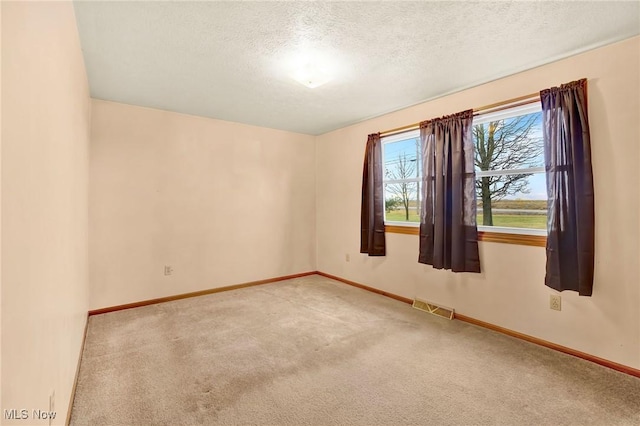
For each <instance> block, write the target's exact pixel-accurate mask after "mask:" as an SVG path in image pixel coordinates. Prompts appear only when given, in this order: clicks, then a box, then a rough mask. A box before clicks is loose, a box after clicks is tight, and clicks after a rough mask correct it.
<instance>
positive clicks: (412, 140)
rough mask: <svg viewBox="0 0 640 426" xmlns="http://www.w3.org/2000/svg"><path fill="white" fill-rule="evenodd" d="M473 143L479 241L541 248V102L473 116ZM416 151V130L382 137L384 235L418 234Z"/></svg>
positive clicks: (543, 186) (543, 190)
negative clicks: (385, 226) (397, 233)
mask: <svg viewBox="0 0 640 426" xmlns="http://www.w3.org/2000/svg"><path fill="white" fill-rule="evenodd" d="M473 139H474V148H475V152H474V160H475V169H476V194H477V204H478V210H477V224H478V230H479V231H481V232H480V240H484V241H497V242H507V243H515V244H529V245H537V246H540V245H541V246H544V241H545V238H544V237H546V235H547V190H546V176H545V170H544V146H543V139H542V110H541V106H540V102H536V103H531V104H527V105H522V106H516V107H513V108H507V109H502V110H501V111H498V112H490V113H485V114H480V115H478V116H476V117H475V118H474V120H473ZM421 152H422V148H421V141H420V131H419V130H417V129H416V130H411V131H407V132H402V133H398V134H393V135H390V136H385V137H383V138H382V160H383V167H384V169H383V181H384V199H385V224H386V225H387V230H388V231H389V232H400V233H409V234H417V232H418V230H417V226H418V224H419V222H420V196H421V194H420V182H421V178H422V161H421ZM514 234H516V235H514ZM518 234H523V235H518Z"/></svg>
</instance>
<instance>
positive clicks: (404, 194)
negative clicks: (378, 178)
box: [384, 182, 420, 222]
mask: <svg viewBox="0 0 640 426" xmlns="http://www.w3.org/2000/svg"><path fill="white" fill-rule="evenodd" d="M419 186H420V184H419V183H418V182H406V183H388V184H385V186H384V199H385V203H384V204H385V221H387V222H420V212H419V206H420V193H419V191H418V188H419Z"/></svg>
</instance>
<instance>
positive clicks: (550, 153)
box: [540, 79, 595, 296]
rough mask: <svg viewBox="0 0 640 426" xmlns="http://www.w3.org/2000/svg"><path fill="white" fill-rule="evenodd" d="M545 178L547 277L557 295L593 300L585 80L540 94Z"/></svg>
mask: <svg viewBox="0 0 640 426" xmlns="http://www.w3.org/2000/svg"><path fill="white" fill-rule="evenodd" d="M540 99H541V100H542V119H543V135H544V157H545V169H546V173H547V196H548V205H547V209H548V219H547V230H548V236H547V275H546V277H545V284H546V285H547V286H549V287H551V288H553V289H556V290H558V291H563V290H574V291H577V292H578V293H579V294H580V295H581V296H591V292H592V290H593V263H594V248H595V245H594V198H593V174H592V170H591V141H590V138H589V119H588V116H587V80H586V79H582V80H579V81H574V82H571V83H568V84H563V85H562V86H560V87H553V88H551V89H547V90H543V91H541V92H540Z"/></svg>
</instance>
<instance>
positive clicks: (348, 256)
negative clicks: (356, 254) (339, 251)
mask: <svg viewBox="0 0 640 426" xmlns="http://www.w3.org/2000/svg"><path fill="white" fill-rule="evenodd" d="M344 260H346V261H347V262H350V261H351V256H350V255H349V253H347V254H345V255H344Z"/></svg>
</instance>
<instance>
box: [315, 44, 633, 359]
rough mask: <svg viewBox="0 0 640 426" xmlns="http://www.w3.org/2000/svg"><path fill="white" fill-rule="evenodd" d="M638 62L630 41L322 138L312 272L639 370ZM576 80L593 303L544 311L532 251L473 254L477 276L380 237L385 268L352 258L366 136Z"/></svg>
mask: <svg viewBox="0 0 640 426" xmlns="http://www.w3.org/2000/svg"><path fill="white" fill-rule="evenodd" d="M639 52H640V38H638V37H635V38H633V39H629V40H627V41H624V42H621V43H617V44H614V45H611V46H608V47H603V48H600V49H597V50H593V51H590V52H587V53H584V54H582V55H579V56H574V57H572V58H569V59H565V60H562V61H559V62H556V63H553V64H550V65H545V66H542V67H539V68H536V69H533V70H530V71H527V72H523V73H520V74H517V75H513V76H511V77H508V78H503V79H500V80H497V81H494V82H491V83H488V84H485V85H482V86H479V87H476V88H473V89H469V90H465V91H463V92H459V93H456V94H453V95H450V96H446V97H444V98H440V99H437V100H433V101H430V102H426V103H423V104H420V105H417V106H414V107H411V108H408V109H405V110H402V111H398V112H395V113H391V114H388V115H385V116H382V117H379V118H375V119H372V120H368V121H365V122H363V123H360V124H357V125H354V126H350V127H347V128H344V129H341V130H337V131H334V132H331V133H328V134H325V135H322V136H320V137H318V138H317V148H316V149H317V171H318V174H317V212H316V215H317V244H318V248H317V256H318V269H319V270H320V271H323V272H327V273H330V274H335V275H338V276H341V277H344V278H347V279H350V280H354V281H357V282H360V283H363V284H367V285H370V286H373V287H376V288H378V289H381V290H386V291H389V292H392V293H396V294H399V295H402V296H405V297H410V298H413V297H420V298H424V299H427V300H430V301H433V302H436V303H440V304H443V305H446V306H451V307H453V308H455V309H456V311H457V312H459V313H461V314H464V315H467V316H471V317H474V318H476V319H480V320H483V321H487V322H490V323H493V324H496V325H499V326H502V327H506V328H509V329H512V330H515V331H519V332H522V333H526V334H529V335H532V336H536V337H538V338H542V339H545V340H548V341H551V342H555V343H558V344H560V345H564V346H568V347H570V348H574V349H577V350H580V351H584V352H587V353H589V354H592V355H596V356H599V357H602V358H605V359H608V360H612V361H615V362H619V363H622V364H625V365H628V366H631V367H635V368H640V309H639V306H640V273H639V269H638V259H639V258H640V251H639V249H638V241H639V239H640V228H639V223H640V221H639V220H638V212H639V199H640V196H639V195H640V194H639V191H638V188H639V187H640V181H639V172H638V170H639V167H638V164H639V162H638V159H639V158H640V150H639V143H638V142H639V140H640V129H639V126H640V125H639V124H638V123H639V122H640V120H639V119H640V110H639V105H638V104H639V96H638V93H640V84H639V78H640V77H639V76H640V69H639V66H638V63H639V58H638V56H639ZM582 77H586V78H588V79H589V93H588V95H589V116H590V124H591V136H592V147H593V148H592V149H593V153H592V154H593V168H594V179H595V193H596V270H595V274H596V277H595V285H594V292H593V297H578V296H577V294H576V293H574V292H563V293H561V295H562V311H561V312H557V311H552V310H550V309H549V294H551V293H554V291H553V290H550V289H548V288H547V287H545V286H544V268H545V250H544V248H539V247H526V246H517V245H509V244H497V243H480V254H481V258H482V268H483V273H482V274H453V273H451V272H447V271H437V270H434V269H432V268H431V267H430V266H425V265H421V264H418V263H417V256H418V239H417V237H416V236H410V235H399V234H387V244H388V255H387V256H386V257H384V258H375V257H371V258H369V257H367V256H365V255H361V254H358V249H359V225H360V185H361V179H362V158H363V152H364V146H365V143H366V139H367V134H369V133H374V132H378V131H383V130H385V129H390V128H395V127H399V126H402V125H406V124H411V123H415V122H418V121H421V120H424V119H428V118H433V117H437V116H441V115H444V114H450V113H455V112H458V111H461V110H464V109H468V108H474V107H480V106H483V105H487V104H491V103H494V102H499V101H503V100H507V99H510V98H514V97H517V96H521V95H526V94H529V93H533V92H536V91H539V90H540V89H543V88H547V87H551V86H554V85H558V84H561V83H565V82H569V81H572V80H576V79H579V78H582ZM347 253H348V254H350V255H351V261H350V262H347V261H346V260H345V254H347Z"/></svg>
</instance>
